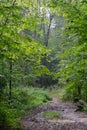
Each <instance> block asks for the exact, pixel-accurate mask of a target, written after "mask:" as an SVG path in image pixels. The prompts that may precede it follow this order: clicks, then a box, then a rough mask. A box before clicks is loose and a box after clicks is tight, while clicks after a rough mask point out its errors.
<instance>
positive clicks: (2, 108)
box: [0, 87, 50, 130]
mask: <svg viewBox="0 0 87 130" xmlns="http://www.w3.org/2000/svg"><path fill="white" fill-rule="evenodd" d="M8 94H9V93H8V90H7V89H5V90H4V93H3V98H2V101H1V102H0V127H3V126H6V127H9V130H10V128H11V129H19V127H20V125H19V124H20V123H19V122H20V119H21V117H22V116H23V115H24V114H25V113H26V112H30V111H29V110H30V109H32V108H35V107H37V106H39V105H41V104H43V103H46V102H48V100H50V98H49V95H48V93H47V91H45V90H43V89H40V88H33V87H18V88H13V89H12V97H11V102H10V104H9V100H8V99H9V98H8Z"/></svg>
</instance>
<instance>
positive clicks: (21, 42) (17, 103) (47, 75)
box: [0, 0, 87, 128]
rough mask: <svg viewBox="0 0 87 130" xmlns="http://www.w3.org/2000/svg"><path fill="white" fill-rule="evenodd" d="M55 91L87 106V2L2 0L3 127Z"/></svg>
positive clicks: (0, 117)
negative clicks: (50, 91) (85, 103)
mask: <svg viewBox="0 0 87 130" xmlns="http://www.w3.org/2000/svg"><path fill="white" fill-rule="evenodd" d="M52 89H53V90H54V91H55V89H56V90H57V89H59V90H60V92H59V93H62V94H61V95H62V98H63V99H65V100H70V101H73V102H74V101H76V100H77V101H79V100H80V99H82V100H84V101H85V102H87V1H86V0H0V127H2V128H3V127H6V126H8V127H12V128H16V127H17V128H18V126H19V125H17V123H18V122H19V120H20V118H21V117H22V116H23V114H25V112H26V111H27V109H31V108H33V107H36V106H38V105H40V104H42V103H44V102H47V101H48V100H49V99H50V97H49V94H48V90H52ZM84 110H87V108H84ZM19 128H20V126H19Z"/></svg>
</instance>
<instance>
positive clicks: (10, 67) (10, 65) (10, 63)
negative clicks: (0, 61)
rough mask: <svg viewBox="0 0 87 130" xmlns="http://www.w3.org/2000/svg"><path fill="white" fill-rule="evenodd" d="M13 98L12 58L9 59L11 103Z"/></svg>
mask: <svg viewBox="0 0 87 130" xmlns="http://www.w3.org/2000/svg"><path fill="white" fill-rule="evenodd" d="M11 98H12V59H10V61H9V104H10V103H11Z"/></svg>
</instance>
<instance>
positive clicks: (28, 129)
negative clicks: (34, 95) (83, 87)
mask: <svg viewBox="0 0 87 130" xmlns="http://www.w3.org/2000/svg"><path fill="white" fill-rule="evenodd" d="M76 109H77V106H76V105H75V104H73V103H66V102H61V101H60V100H58V99H56V98H53V100H52V101H51V102H50V103H49V104H46V105H42V106H39V107H38V108H36V109H35V110H34V112H33V114H31V115H26V116H25V117H23V119H22V120H21V124H22V126H23V130H87V113H83V112H76ZM45 111H56V112H58V113H60V114H61V117H60V118H48V117H44V115H43V113H44V112H45Z"/></svg>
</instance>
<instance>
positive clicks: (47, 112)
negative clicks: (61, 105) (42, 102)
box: [43, 111, 61, 118]
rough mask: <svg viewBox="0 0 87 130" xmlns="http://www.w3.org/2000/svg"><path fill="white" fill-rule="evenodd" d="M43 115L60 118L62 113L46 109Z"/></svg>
mask: <svg viewBox="0 0 87 130" xmlns="http://www.w3.org/2000/svg"><path fill="white" fill-rule="evenodd" d="M43 115H44V116H45V117H48V118H60V117H61V115H60V113H58V112H56V111H46V112H44V113H43Z"/></svg>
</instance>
